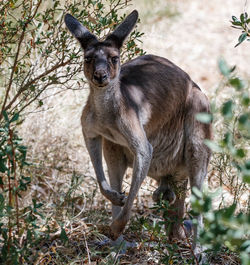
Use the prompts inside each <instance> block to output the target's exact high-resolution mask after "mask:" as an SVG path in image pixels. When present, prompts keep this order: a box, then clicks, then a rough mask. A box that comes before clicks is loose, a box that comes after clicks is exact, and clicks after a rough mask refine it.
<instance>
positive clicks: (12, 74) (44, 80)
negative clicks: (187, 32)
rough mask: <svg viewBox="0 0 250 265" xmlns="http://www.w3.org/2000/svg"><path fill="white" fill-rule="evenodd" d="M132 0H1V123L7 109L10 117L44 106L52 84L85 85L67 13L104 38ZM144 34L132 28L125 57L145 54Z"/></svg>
mask: <svg viewBox="0 0 250 265" xmlns="http://www.w3.org/2000/svg"><path fill="white" fill-rule="evenodd" d="M129 2H130V1H125V0H115V1H113V0H109V1H107V3H106V4H104V1H103V2H102V1H94V0H90V1H89V0H88V1H74V2H71V1H63V3H62V2H61V1H59V0H54V1H51V2H50V3H49V4H48V3H47V2H46V3H45V2H44V1H42V0H29V1H21V0H10V1H9V0H4V1H1V2H0V25H1V26H0V39H1V41H0V91H1V92H0V122H1V121H2V119H3V112H4V111H5V112H6V113H8V115H9V117H11V116H13V115H14V113H22V112H23V111H24V110H25V109H26V108H27V107H28V106H29V105H31V104H32V103H34V102H36V104H37V107H39V106H42V105H43V97H42V95H43V94H44V92H45V91H47V90H49V89H50V88H51V87H53V88H54V87H57V88H58V89H59V91H63V90H65V89H72V87H73V89H82V88H83V87H84V84H85V79H84V77H83V74H82V69H83V60H82V51H81V48H80V45H75V44H74V42H75V40H74V39H73V37H72V36H71V35H70V34H69V33H68V31H67V29H66V27H65V25H64V15H65V13H67V12H68V13H70V14H72V15H74V16H75V17H77V18H78V19H79V20H80V21H81V22H83V24H84V25H85V26H86V27H88V28H89V29H90V30H91V31H92V32H93V33H95V34H96V35H97V36H98V37H100V38H102V37H103V36H104V35H105V34H108V33H109V31H110V30H113V29H114V27H115V26H116V25H117V24H118V23H119V22H120V21H121V20H122V19H123V18H124V16H125V15H122V16H119V15H118V11H119V10H122V9H124V8H125V7H126V6H127V5H128V3H129ZM141 36H142V33H140V32H138V31H137V30H135V31H133V32H132V33H131V35H130V38H129V39H128V41H127V44H126V45H125V49H124V50H123V52H122V61H126V60H127V59H130V58H132V57H133V56H135V55H140V54H143V53H144V52H143V50H141V49H140V48H139V47H138V46H137V43H138V41H140V37H141ZM72 84H74V85H73V86H72Z"/></svg>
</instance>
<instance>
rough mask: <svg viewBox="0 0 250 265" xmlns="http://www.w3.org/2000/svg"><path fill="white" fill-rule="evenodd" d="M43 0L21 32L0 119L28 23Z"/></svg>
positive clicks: (40, 0) (38, 4)
mask: <svg viewBox="0 0 250 265" xmlns="http://www.w3.org/2000/svg"><path fill="white" fill-rule="evenodd" d="M41 2H42V0H39V2H38V3H37V6H36V9H35V11H34V13H33V15H32V16H31V17H30V18H29V19H28V20H27V21H26V23H25V24H24V27H23V31H22V34H21V36H20V38H19V42H18V46H17V52H16V55H15V59H14V63H13V66H12V71H11V74H10V80H9V84H8V86H7V90H6V93H5V98H4V101H3V106H2V109H1V113H0V120H1V119H2V117H3V111H5V110H6V108H5V105H6V103H7V100H8V97H9V93H10V89H11V86H12V82H13V77H14V73H15V70H16V66H17V61H18V56H19V53H20V50H21V44H22V42H23V39H24V35H25V31H26V28H27V26H28V24H29V23H30V22H31V21H32V19H33V18H34V17H35V15H36V13H37V11H38V8H39V6H40V4H41Z"/></svg>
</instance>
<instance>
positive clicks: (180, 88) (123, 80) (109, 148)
mask: <svg viewBox="0 0 250 265" xmlns="http://www.w3.org/2000/svg"><path fill="white" fill-rule="evenodd" d="M137 19H138V12H137V11H136V10H134V11H133V12H132V13H131V14H130V15H128V16H127V17H126V18H125V20H124V21H123V22H122V23H121V24H120V25H119V26H118V27H116V28H115V30H114V31H113V32H112V33H111V34H109V35H108V36H107V37H106V39H105V40H104V41H99V40H98V39H97V37H96V36H95V35H94V34H92V33H90V32H89V31H88V29H87V28H85V27H84V26H83V25H82V24H81V23H80V22H79V21H78V20H77V19H76V18H74V17H73V16H71V15H70V14H66V16H65V23H66V26H67V27H68V29H69V31H70V32H71V33H72V34H73V35H74V36H75V38H76V39H77V40H78V41H79V42H80V45H81V46H82V48H83V51H84V74H85V77H86V78H87V80H88V83H89V87H90V93H89V97H88V100H87V103H86V105H85V107H84V109H83V112H82V116H81V124H82V132H83V136H84V139H85V143H86V146H87V149H88V152H89V155H90V158H91V161H92V164H93V166H94V169H95V173H96V177H97V181H98V184H99V187H100V191H101V193H102V194H103V195H104V196H105V197H106V198H107V199H108V200H110V201H111V203H112V223H111V226H110V228H111V231H112V238H113V239H117V238H118V237H119V236H120V235H121V234H122V232H123V230H124V228H125V226H126V224H127V222H128V221H129V219H130V217H131V209H132V205H133V201H134V199H135V197H136V195H137V193H138V190H139V188H140V186H141V184H142V182H143V180H144V179H145V177H146V176H147V175H148V176H150V177H152V178H154V179H155V180H157V181H158V183H159V188H158V189H157V190H156V191H155V192H154V194H153V199H154V200H156V201H157V200H159V198H160V194H163V198H164V197H165V198H166V199H168V200H169V201H170V204H171V205H172V207H173V209H176V211H175V213H174V215H175V216H177V217H178V218H179V219H182V218H183V216H184V201H185V197H186V190H187V183H188V181H187V180H189V183H190V187H191V188H193V187H197V188H198V189H199V190H201V188H202V184H203V181H204V178H205V176H206V173H207V167H208V163H209V159H210V156H211V152H210V150H209V148H208V147H207V146H206V145H205V144H204V143H203V141H204V139H211V137H212V136H211V134H212V131H211V124H203V123H200V122H199V121H197V120H196V118H195V116H196V114H197V113H199V112H207V113H209V112H210V106H209V102H208V99H207V97H206V96H205V94H204V93H203V92H202V91H201V90H200V88H199V87H198V85H196V84H195V83H194V82H193V81H192V80H191V79H190V77H189V75H188V74H187V73H185V72H184V71H183V70H181V69H180V68H179V67H178V66H176V65H175V64H174V63H172V62H170V61H169V60H167V59H165V58H162V57H159V56H155V55H144V56H139V57H137V58H136V59H133V60H130V61H129V62H127V63H125V64H123V65H121V64H120V49H121V47H122V45H123V43H124V41H125V39H126V37H127V36H128V35H129V33H130V32H131V31H132V29H133V28H134V26H135V24H136V21H137ZM102 152H103V153H104V157H105V160H106V163H107V167H108V175H109V182H110V185H109V184H108V182H107V180H106V177H105V174H104V171H103V166H102ZM127 167H132V168H133V174H132V183H131V187H130V191H129V194H128V196H127V197H126V196H125V194H124V193H123V192H122V181H123V176H124V174H125V171H126V169H127ZM198 226H202V216H199V217H198ZM193 230H194V231H193V233H194V244H193V247H194V248H195V242H196V237H197V226H195V227H194V229H193ZM182 236H183V229H182V226H181V224H180V223H178V222H176V223H175V224H174V225H173V226H172V227H171V231H170V237H171V238H172V237H176V238H180V237H182Z"/></svg>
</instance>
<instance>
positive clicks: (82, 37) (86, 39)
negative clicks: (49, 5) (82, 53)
mask: <svg viewBox="0 0 250 265" xmlns="http://www.w3.org/2000/svg"><path fill="white" fill-rule="evenodd" d="M64 21H65V24H66V26H67V28H68V29H69V31H70V32H71V33H72V34H73V35H74V36H75V38H76V39H77V40H78V41H79V42H80V43H81V46H82V47H83V49H86V48H87V46H88V45H89V44H90V43H91V42H93V41H94V42H97V41H98V40H97V38H96V36H95V35H94V34H92V33H90V32H89V31H88V30H87V28H85V27H84V26H83V25H82V24H81V23H80V22H79V21H78V20H77V19H76V18H75V17H73V16H71V15H70V14H66V15H65V17H64Z"/></svg>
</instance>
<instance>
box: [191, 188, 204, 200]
mask: <svg viewBox="0 0 250 265" xmlns="http://www.w3.org/2000/svg"><path fill="white" fill-rule="evenodd" d="M192 193H193V194H194V195H195V196H196V197H197V198H200V199H201V198H202V192H201V191H200V190H199V189H198V188H197V187H193V188H192Z"/></svg>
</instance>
